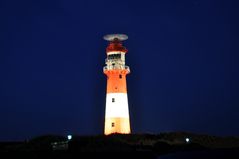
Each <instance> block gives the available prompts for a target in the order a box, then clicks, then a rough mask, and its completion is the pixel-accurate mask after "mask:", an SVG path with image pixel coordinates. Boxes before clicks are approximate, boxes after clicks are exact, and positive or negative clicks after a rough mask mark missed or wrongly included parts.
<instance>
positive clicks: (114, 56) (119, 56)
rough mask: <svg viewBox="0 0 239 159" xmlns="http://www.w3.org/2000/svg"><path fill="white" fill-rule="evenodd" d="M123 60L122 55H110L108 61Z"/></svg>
mask: <svg viewBox="0 0 239 159" xmlns="http://www.w3.org/2000/svg"><path fill="white" fill-rule="evenodd" d="M120 58H121V54H111V55H108V59H109V60H110V59H120Z"/></svg>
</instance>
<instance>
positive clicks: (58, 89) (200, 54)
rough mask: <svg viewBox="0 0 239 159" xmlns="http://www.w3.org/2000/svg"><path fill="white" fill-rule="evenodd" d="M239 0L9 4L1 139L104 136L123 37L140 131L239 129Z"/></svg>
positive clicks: (4, 15)
mask: <svg viewBox="0 0 239 159" xmlns="http://www.w3.org/2000/svg"><path fill="white" fill-rule="evenodd" d="M238 15H239V5H238V2H237V1H236V0H182V1H178V0H147V1H136V0H135V1H130V0H118V1H116V0H115V1H113V0H101V1H100V0H95V1H93V0H84V1H83V0H75V1H69V0H51V1H49V0H35V1H31V0H24V1H19V0H15V1H13V0H2V1H1V2H0V20H1V25H0V30H1V32H0V40H1V43H0V60H1V61H0V72H1V76H0V108H1V109H0V140H24V139H29V138H32V137H35V136H39V135H45V134H60V135H66V134H69V133H71V134H77V135H95V134H103V124H104V110H105V93H106V77H105V75H104V74H103V72H102V68H103V66H104V65H105V64H104V59H105V58H106V53H105V48H106V46H107V42H106V41H104V40H103V38H102V37H103V35H105V34H109V33H124V34H127V35H128V36H129V39H128V40H127V41H125V42H124V45H125V46H126V47H127V49H128V50H129V52H128V53H127V55H126V63H127V65H129V66H130V68H131V74H129V75H128V76H127V82H128V83H127V84H128V98H129V109H130V117H131V126H132V131H133V133H160V132H168V131H189V132H195V133H203V134H211V135H222V136H225V135H239V124H238V121H239V47H238V43H239V30H238V28H239V20H238Z"/></svg>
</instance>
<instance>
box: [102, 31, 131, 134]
mask: <svg viewBox="0 0 239 159" xmlns="http://www.w3.org/2000/svg"><path fill="white" fill-rule="evenodd" d="M104 39H105V40H107V41H108V42H109V43H108V46H107V48H106V54H107V58H106V59H105V64H106V66H105V67H104V68H103V72H104V74H105V75H106V76H107V91H106V92H107V93H106V107H105V126H104V134H105V135H108V134H112V133H120V134H129V133H130V132H131V130H130V118H129V108H128V96H127V85H126V75H127V74H129V73H130V69H129V67H128V66H126V65H125V54H126V53H127V51H128V50H127V49H126V48H125V47H124V46H123V45H122V41H124V40H127V39H128V36H127V35H125V34H109V35H105V36H104Z"/></svg>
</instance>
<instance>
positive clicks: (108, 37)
mask: <svg viewBox="0 0 239 159" xmlns="http://www.w3.org/2000/svg"><path fill="white" fill-rule="evenodd" d="M103 38H104V39H105V40H106V41H115V40H119V41H124V40H127V39H128V36H127V35H125V34H108V35H105V36H104V37H103Z"/></svg>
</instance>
